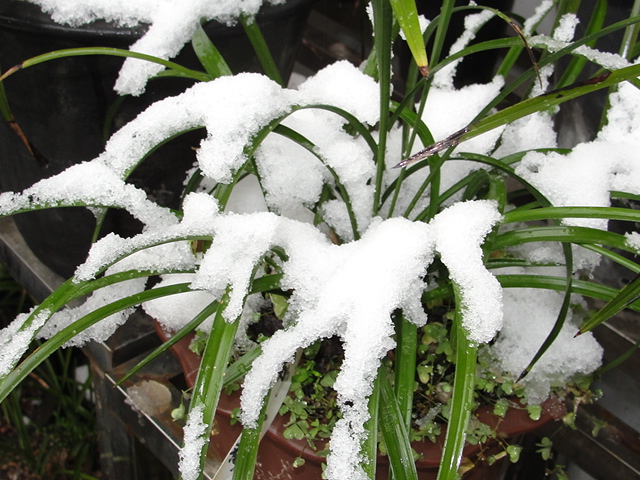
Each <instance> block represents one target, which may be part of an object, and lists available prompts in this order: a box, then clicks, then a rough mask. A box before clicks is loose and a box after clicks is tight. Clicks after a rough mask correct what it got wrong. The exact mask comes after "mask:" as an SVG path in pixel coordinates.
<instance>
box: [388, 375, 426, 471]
mask: <svg viewBox="0 0 640 480" xmlns="http://www.w3.org/2000/svg"><path fill="white" fill-rule="evenodd" d="M378 380H379V382H380V396H381V402H380V415H379V418H380V430H381V431H382V436H383V438H384V443H385V445H386V449H387V453H388V455H389V464H390V466H391V471H392V472H393V476H394V477H395V478H397V479H400V478H401V479H403V480H411V479H416V480H417V478H418V473H417V470H416V464H415V462H414V461H413V450H412V449H411V442H410V441H409V433H408V430H407V428H406V426H405V419H404V412H403V411H401V406H400V404H399V403H398V398H397V397H396V395H395V393H394V391H393V386H392V385H391V378H390V374H389V372H388V371H387V369H386V368H385V367H384V366H383V367H381V368H380V369H379V370H378ZM410 459H411V460H410Z"/></svg>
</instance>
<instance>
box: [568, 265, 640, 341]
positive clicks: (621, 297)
mask: <svg viewBox="0 0 640 480" xmlns="http://www.w3.org/2000/svg"><path fill="white" fill-rule="evenodd" d="M638 298H640V274H639V275H636V277H635V278H634V279H633V281H632V282H631V283H629V284H627V285H625V286H624V287H623V288H622V289H620V291H619V292H618V293H617V294H616V296H615V297H613V298H612V299H611V300H610V301H609V302H608V303H607V304H606V305H605V306H604V307H602V308H601V309H600V310H599V311H598V312H597V313H596V314H595V315H594V316H593V317H591V318H590V319H588V320H587V321H586V322H584V323H583V324H582V325H581V326H580V330H579V332H578V333H580V334H582V333H585V332H588V331H589V330H592V329H593V328H595V327H597V326H598V325H600V324H601V323H602V322H604V321H605V320H607V319H609V318H611V317H613V316H614V315H616V314H617V313H619V312H621V311H622V310H624V309H625V308H627V307H628V306H629V305H631V304H632V303H633V302H635V301H636V300H637V299H638Z"/></svg>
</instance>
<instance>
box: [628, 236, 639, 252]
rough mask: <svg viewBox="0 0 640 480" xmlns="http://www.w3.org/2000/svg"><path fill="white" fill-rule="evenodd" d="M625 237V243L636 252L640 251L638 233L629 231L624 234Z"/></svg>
mask: <svg viewBox="0 0 640 480" xmlns="http://www.w3.org/2000/svg"><path fill="white" fill-rule="evenodd" d="M625 237H626V239H627V245H629V246H630V247H631V248H635V250H636V251H637V252H640V233H638V232H629V233H627V234H626V235H625Z"/></svg>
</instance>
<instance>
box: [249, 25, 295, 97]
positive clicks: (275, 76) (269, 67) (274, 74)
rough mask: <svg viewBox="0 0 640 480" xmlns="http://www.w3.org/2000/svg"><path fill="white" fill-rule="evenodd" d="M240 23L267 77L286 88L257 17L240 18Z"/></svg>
mask: <svg viewBox="0 0 640 480" xmlns="http://www.w3.org/2000/svg"><path fill="white" fill-rule="evenodd" d="M240 22H241V23H242V26H243V28H244V31H245V33H246V34H247V38H249V41H250V42H251V45H252V46H253V49H254V50H255V52H256V55H257V56H258V60H259V61H260V65H262V68H263V69H264V72H265V73H266V74H267V76H268V77H269V78H270V79H271V80H273V81H274V82H276V83H279V84H280V85H282V86H283V87H284V86H285V84H284V81H283V79H282V75H281V74H280V70H278V66H277V65H276V62H275V61H274V60H273V56H272V55H271V50H269V46H268V45H267V42H266V41H265V39H264V36H263V35H262V32H261V31H260V27H259V26H258V24H257V23H256V19H255V17H253V16H251V17H248V16H245V15H241V16H240Z"/></svg>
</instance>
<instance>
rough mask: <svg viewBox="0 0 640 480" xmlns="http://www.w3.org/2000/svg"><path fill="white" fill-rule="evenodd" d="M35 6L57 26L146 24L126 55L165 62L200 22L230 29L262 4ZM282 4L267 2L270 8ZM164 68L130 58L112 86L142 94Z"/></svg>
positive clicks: (62, 0)
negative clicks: (136, 54)
mask: <svg viewBox="0 0 640 480" xmlns="http://www.w3.org/2000/svg"><path fill="white" fill-rule="evenodd" d="M28 1H30V2H31V3H34V4H36V5H39V6H40V7H41V8H42V9H43V10H44V11H45V12H47V13H49V14H50V15H51V17H52V19H53V20H54V21H56V22H58V23H63V24H65V23H66V24H69V25H74V26H77V25H83V24H86V23H90V22H92V21H94V20H97V19H104V20H107V21H110V22H114V23H115V24H116V25H122V26H135V25H139V24H149V29H148V30H147V32H146V33H145V34H144V35H143V36H142V37H141V38H140V39H139V40H138V41H136V42H135V43H134V44H133V45H132V46H131V47H130V50H131V51H134V52H139V53H146V54H149V55H153V56H156V57H159V58H162V59H164V60H169V59H170V58H173V57H175V56H176V55H177V54H178V53H179V52H180V50H181V49H182V47H183V46H184V45H185V44H186V43H187V42H188V41H190V40H191V37H192V36H193V33H194V32H195V31H196V28H197V27H198V26H199V25H200V22H201V21H202V20H205V21H208V20H217V21H219V22H221V23H226V24H233V23H235V22H236V20H237V19H238V18H239V17H240V16H241V15H246V16H252V15H255V14H256V13H257V12H258V10H259V9H260V7H261V5H262V3H263V2H262V0H240V1H238V0H216V1H215V2H212V1H209V0H190V1H188V2H176V1H175V0H28ZM283 1H284V0H271V1H270V3H271V4H278V3H282V2H283ZM163 68H164V67H162V66H161V65H157V64H155V63H150V62H146V61H143V60H137V59H133V58H128V59H126V60H125V62H124V65H123V67H122V69H121V71H120V76H119V77H118V80H117V82H116V85H115V90H116V91H117V92H118V93H119V94H122V95H124V94H132V95H140V94H141V93H143V92H144V89H145V86H146V83H147V80H149V78H151V77H152V76H154V75H156V74H157V73H159V72H160V71H162V69H163Z"/></svg>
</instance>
